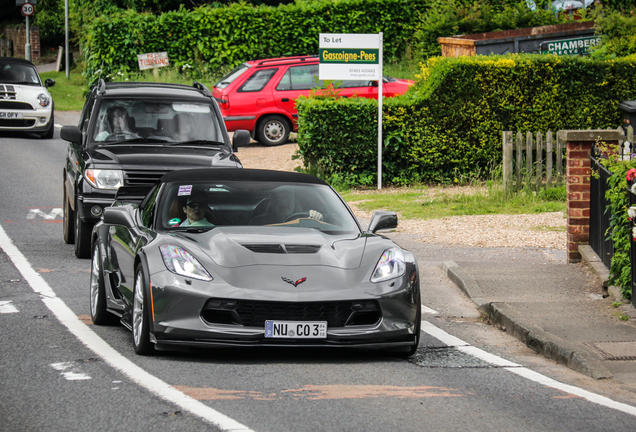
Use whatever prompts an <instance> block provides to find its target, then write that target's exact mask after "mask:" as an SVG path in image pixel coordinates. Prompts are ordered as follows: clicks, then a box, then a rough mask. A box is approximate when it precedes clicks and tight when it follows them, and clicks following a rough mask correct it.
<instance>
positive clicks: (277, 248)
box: [242, 243, 320, 254]
mask: <svg viewBox="0 0 636 432" xmlns="http://www.w3.org/2000/svg"><path fill="white" fill-rule="evenodd" d="M242 246H243V247H244V248H247V249H249V250H251V251H252V252H255V253H270V254H314V253H316V252H318V251H319V250H320V246H319V245H292V244H288V245H282V244H277V243H263V244H243V245H242Z"/></svg>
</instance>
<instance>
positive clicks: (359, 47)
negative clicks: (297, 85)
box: [318, 33, 382, 80]
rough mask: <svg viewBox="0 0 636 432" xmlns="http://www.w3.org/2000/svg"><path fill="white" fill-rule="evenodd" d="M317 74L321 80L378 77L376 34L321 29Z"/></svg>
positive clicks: (379, 71) (379, 73) (372, 78)
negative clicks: (325, 31) (341, 32)
mask: <svg viewBox="0 0 636 432" xmlns="http://www.w3.org/2000/svg"><path fill="white" fill-rule="evenodd" d="M319 37H320V41H319V56H320V62H319V64H318V75H319V77H320V79H321V80H325V79H327V80H362V79H369V80H378V79H380V76H382V72H381V70H380V35H379V34H334V33H321V34H320V36H319Z"/></svg>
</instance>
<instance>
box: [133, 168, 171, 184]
mask: <svg viewBox="0 0 636 432" xmlns="http://www.w3.org/2000/svg"><path fill="white" fill-rule="evenodd" d="M167 172H168V171H133V170H126V171H124V179H125V184H126V186H147V185H153V184H155V183H157V182H158V181H159V179H160V178H161V177H163V175H164V174H166V173H167Z"/></svg>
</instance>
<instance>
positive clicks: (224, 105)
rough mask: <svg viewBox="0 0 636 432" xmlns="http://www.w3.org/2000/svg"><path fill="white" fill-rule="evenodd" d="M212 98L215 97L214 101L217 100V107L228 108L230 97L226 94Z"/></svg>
mask: <svg viewBox="0 0 636 432" xmlns="http://www.w3.org/2000/svg"><path fill="white" fill-rule="evenodd" d="M214 99H216V101H217V102H218V104H219V108H221V109H229V108H230V98H228V97H227V96H223V97H215V98H214Z"/></svg>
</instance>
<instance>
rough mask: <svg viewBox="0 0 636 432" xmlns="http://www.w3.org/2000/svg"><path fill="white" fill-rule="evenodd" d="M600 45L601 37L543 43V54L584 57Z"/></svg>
mask: <svg viewBox="0 0 636 432" xmlns="http://www.w3.org/2000/svg"><path fill="white" fill-rule="evenodd" d="M600 44H601V38H600V37H599V36H590V37H582V38H577V39H563V40H556V41H550V42H542V43H541V54H556V55H583V54H587V53H588V51H589V48H590V47H591V46H594V45H600Z"/></svg>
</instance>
